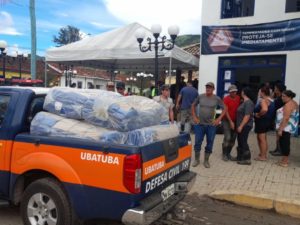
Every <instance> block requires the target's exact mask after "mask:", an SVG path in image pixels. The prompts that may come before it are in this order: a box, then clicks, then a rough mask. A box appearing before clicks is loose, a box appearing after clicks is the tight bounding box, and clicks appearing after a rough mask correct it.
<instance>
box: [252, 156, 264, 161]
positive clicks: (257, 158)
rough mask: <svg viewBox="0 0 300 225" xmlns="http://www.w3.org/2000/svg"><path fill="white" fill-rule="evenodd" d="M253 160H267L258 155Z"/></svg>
mask: <svg viewBox="0 0 300 225" xmlns="http://www.w3.org/2000/svg"><path fill="white" fill-rule="evenodd" d="M254 160H255V161H267V159H264V158H261V157H260V156H258V157H256V158H254Z"/></svg>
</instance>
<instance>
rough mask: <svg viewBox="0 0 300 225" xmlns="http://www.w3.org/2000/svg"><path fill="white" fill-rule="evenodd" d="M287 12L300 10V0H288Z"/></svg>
mask: <svg viewBox="0 0 300 225" xmlns="http://www.w3.org/2000/svg"><path fill="white" fill-rule="evenodd" d="M285 12H300V0H286V5H285Z"/></svg>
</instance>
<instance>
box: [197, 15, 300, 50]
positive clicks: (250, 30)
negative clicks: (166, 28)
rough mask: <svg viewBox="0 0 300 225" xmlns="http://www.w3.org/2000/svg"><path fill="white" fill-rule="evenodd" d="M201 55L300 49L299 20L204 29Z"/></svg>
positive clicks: (205, 27) (207, 27) (204, 27)
mask: <svg viewBox="0 0 300 225" xmlns="http://www.w3.org/2000/svg"><path fill="white" fill-rule="evenodd" d="M201 36H202V37H201V39H202V43H201V54H203V55H207V54H226V53H247V52H267V51H291V50H300V19H294V20H286V21H280V22H274V23H264V24H255V25H243V26H202V35H201Z"/></svg>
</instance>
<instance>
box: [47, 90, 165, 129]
mask: <svg viewBox="0 0 300 225" xmlns="http://www.w3.org/2000/svg"><path fill="white" fill-rule="evenodd" d="M44 109H45V110H46V111H48V112H51V113H54V114H57V115H61V116H64V117H67V118H72V119H84V120H85V121H87V122H88V123H91V124H94V125H97V126H100V127H104V128H109V129H114V130H118V131H123V132H125V131H131V130H136V129H140V128H143V127H149V126H154V125H158V124H161V123H163V122H165V121H168V118H167V117H166V115H167V113H166V112H165V108H164V107H163V106H162V105H160V104H159V103H157V102H155V101H153V100H152V99H149V98H146V97H141V96H126V97H123V96H121V95H120V94H118V93H115V92H109V91H103V90H78V89H72V88H53V89H51V90H50V92H49V93H48V94H47V96H46V99H45V103H44Z"/></svg>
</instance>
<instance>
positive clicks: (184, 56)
mask: <svg viewBox="0 0 300 225" xmlns="http://www.w3.org/2000/svg"><path fill="white" fill-rule="evenodd" d="M140 28H141V29H143V30H144V31H145V34H146V35H145V37H153V35H152V32H151V31H150V30H149V29H147V28H145V27H144V26H142V25H140V24H138V23H132V24H129V25H127V26H125V27H121V28H118V29H115V30H112V31H108V32H105V33H102V34H99V35H95V36H91V37H87V38H85V39H82V40H80V41H77V42H74V43H71V44H68V45H64V46H62V47H58V48H51V49H48V50H47V52H46V60H47V61H49V62H62V63H69V64H73V65H82V66H89V67H96V68H102V69H114V70H131V71H150V70H153V68H154V56H155V51H154V48H152V51H148V52H145V53H144V52H141V51H140V50H139V44H138V42H137V40H136V38H135V33H136V31H137V30H138V29H140ZM153 39H154V38H153ZM144 43H146V42H145V40H144ZM160 48H161V46H159V50H158V55H159V69H168V68H169V65H170V61H171V64H172V68H177V67H180V68H181V69H198V66H199V59H198V58H197V57H195V56H193V55H192V54H190V53H188V52H186V51H184V50H183V49H181V48H179V47H177V46H175V47H174V48H173V49H172V50H163V51H160Z"/></svg>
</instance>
